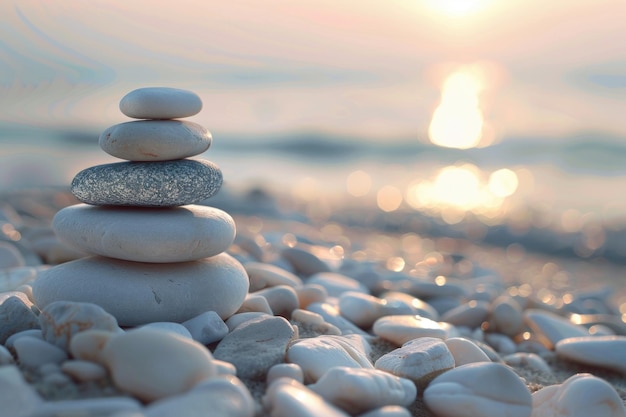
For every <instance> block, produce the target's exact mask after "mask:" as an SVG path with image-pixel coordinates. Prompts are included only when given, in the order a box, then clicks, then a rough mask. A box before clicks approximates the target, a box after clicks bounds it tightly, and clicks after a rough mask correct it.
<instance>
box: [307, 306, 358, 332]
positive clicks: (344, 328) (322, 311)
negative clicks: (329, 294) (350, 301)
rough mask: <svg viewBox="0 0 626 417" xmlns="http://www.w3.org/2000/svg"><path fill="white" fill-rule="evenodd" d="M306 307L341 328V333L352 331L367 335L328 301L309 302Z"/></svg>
mask: <svg viewBox="0 0 626 417" xmlns="http://www.w3.org/2000/svg"><path fill="white" fill-rule="evenodd" d="M306 309H307V310H308V311H312V312H313V313H317V314H319V315H320V316H322V317H323V318H324V320H325V321H326V322H328V323H330V324H332V325H333V326H335V327H337V328H338V329H339V330H341V333H342V334H351V333H354V334H360V335H364V336H365V335H367V333H366V332H365V331H363V330H361V329H360V328H359V327H358V326H356V325H355V324H354V323H352V322H351V321H349V320H348V319H346V318H345V317H343V316H341V313H340V312H339V309H338V308H337V307H334V306H333V305H331V304H330V303H312V304H309V305H308V306H307V307H306Z"/></svg>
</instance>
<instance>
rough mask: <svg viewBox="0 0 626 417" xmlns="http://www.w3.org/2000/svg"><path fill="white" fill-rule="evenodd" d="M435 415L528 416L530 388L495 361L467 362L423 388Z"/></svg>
mask: <svg viewBox="0 0 626 417" xmlns="http://www.w3.org/2000/svg"><path fill="white" fill-rule="evenodd" d="M424 402H425V403H426V406H427V407H428V408H429V409H430V410H431V411H432V412H433V413H434V414H435V415H436V416H437V417H476V416H481V417H501V416H508V417H530V415H531V413H532V411H533V409H532V407H533V400H532V397H531V395H530V391H528V388H526V385H525V384H524V382H523V381H522V379H521V378H520V377H518V376H517V375H516V374H515V372H513V371H512V370H511V369H510V368H508V367H507V366H506V365H502V364H499V363H485V362H478V363H470V364H467V365H462V366H459V367H457V368H454V369H452V370H450V371H447V372H445V373H443V374H441V375H439V376H438V377H437V378H435V379H434V380H432V381H431V383H430V384H429V385H428V387H427V388H426V390H425V391H424Z"/></svg>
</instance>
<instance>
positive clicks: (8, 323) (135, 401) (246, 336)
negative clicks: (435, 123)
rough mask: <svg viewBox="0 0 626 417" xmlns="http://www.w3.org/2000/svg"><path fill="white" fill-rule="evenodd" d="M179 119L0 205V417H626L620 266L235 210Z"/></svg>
mask: <svg viewBox="0 0 626 417" xmlns="http://www.w3.org/2000/svg"><path fill="white" fill-rule="evenodd" d="M137 91H139V92H137ZM164 96H165V97H167V98H168V100H166V101H167V102H169V103H171V102H172V100H174V101H175V102H176V103H177V105H176V106H174V107H175V108H176V109H177V110H179V112H173V113H172V106H161V105H159V103H160V100H161V98H162V97H164ZM194 99H195V95H193V93H190V92H186V91H182V90H176V91H173V90H170V89H153V90H151V89H148V91H140V90H135V92H131V93H130V94H129V95H128V96H126V97H125V98H123V99H122V101H121V103H120V109H121V111H122V113H124V114H125V115H127V116H128V117H132V118H136V119H141V120H138V121H133V122H127V123H122V124H120V125H116V126H112V127H111V128H109V129H107V130H106V131H105V132H104V133H103V135H102V136H101V139H100V147H101V148H102V150H103V151H105V152H107V153H109V154H111V155H113V156H116V157H118V158H121V159H124V160H126V161H129V162H118V163H114V164H108V165H106V166H105V165H103V166H98V167H87V166H86V167H84V168H85V170H84V171H82V172H80V173H78V174H77V175H76V177H75V179H74V181H73V182H72V184H71V185H69V184H66V185H59V186H58V187H47V188H36V189H35V188H30V189H23V190H12V191H7V192H4V193H2V194H1V195H0V231H1V233H0V291H1V292H0V343H1V344H2V346H0V404H2V408H1V409H0V416H2V417H4V416H6V417H12V416H16V417H17V416H19V417H22V416H24V417H34V416H38V417H40V416H115V417H156V416H173V415H176V416H189V417H191V416H242V417H244V416H246V417H252V416H259V417H260V416H276V417H283V416H284V417H287V416H331V417H332V416H362V417H403V416H419V417H431V416H433V417H448V416H450V417H451V416H456V417H459V416H468V417H470V416H471V417H475V416H514V417H552V416H554V417H557V416H558V417H574V416H576V417H578V416H580V417H582V416H592V415H593V416H606V417H614V416H616V417H617V416H626V409H625V408H624V401H625V400H626V377H625V376H624V374H625V373H626V354H625V353H624V352H626V323H625V322H624V320H623V317H624V316H623V314H624V312H625V311H624V308H623V306H622V305H621V304H620V303H621V302H622V300H623V299H622V297H623V295H624V294H625V293H624V288H623V287H624V285H623V283H622V281H623V277H624V272H626V271H625V270H626V268H625V267H624V266H623V265H620V264H613V263H609V262H604V261H594V260H590V259H578V258H563V257H561V258H559V257H554V256H552V257H551V256H548V255H545V254H539V253H532V252H531V251H526V250H523V249H522V248H521V247H520V246H519V245H516V244H515V243H513V244H507V245H502V246H498V245H490V244H487V243H484V242H480V241H477V240H472V239H469V238H467V236H459V235H456V236H455V235H453V234H448V235H444V234H442V233H433V228H432V227H431V228H430V229H429V228H426V227H423V224H424V220H423V219H421V218H419V217H417V216H416V215H415V214H414V213H409V212H407V213H395V214H393V215H391V214H388V213H381V212H380V211H379V210H377V208H376V207H366V206H360V207H355V206H351V205H344V206H338V207H335V208H334V209H333V210H331V212H329V210H328V208H327V207H320V204H319V202H316V201H310V200H309V201H294V200H293V198H290V196H288V195H282V194H281V193H279V192H276V191H275V190H266V189H263V188H258V187H256V188H248V189H231V188H229V187H228V185H222V173H221V171H220V170H219V166H218V165H219V161H217V160H216V161H205V160H198V159H189V158H192V157H193V156H195V155H198V154H199V153H201V152H204V151H205V150H206V149H208V148H209V146H210V145H211V141H212V140H213V138H212V137H211V134H210V133H209V132H208V130H206V128H204V127H202V126H199V125H195V124H193V123H191V122H185V121H180V120H179V119H182V120H184V118H185V117H188V116H191V115H193V114H195V113H197V112H198V111H200V109H201V103H198V102H195V101H194ZM176 100H178V101H176ZM174 119H175V120H174ZM168 122H171V123H169V124H168ZM157 124H158V126H157ZM124 125H127V126H124ZM155 126H157V127H156V129H157V131H159V132H164V131H167V132H169V131H168V129H170V128H171V129H172V130H171V132H174V133H167V134H165V133H163V135H162V137H158V138H157V139H158V140H157V139H154V137H155V134H154V133H153V134H151V136H150V135H148V136H150V137H151V138H152V139H151V140H149V141H148V140H145V139H141V138H142V137H144V136H142V135H145V133H144V132H145V131H146V129H153V128H155ZM138 132H139V133H138ZM181 135H182V136H181ZM185 135H186V136H185ZM157 136H158V135H157ZM172 137H175V139H176V140H174V141H172V139H171V138H172ZM103 138H104V139H103ZM137 138H140V140H137ZM215 140H219V138H216V139H215ZM138 143H139V144H141V145H142V146H139V145H138ZM147 143H148V144H149V145H150V146H151V148H150V149H149V150H146V148H145V146H143V145H146V144H147ZM174 151H175V153H173V152H174ZM208 155H210V153H209V154H208ZM144 178H149V179H150V180H151V183H150V184H152V185H151V186H146V183H145V182H144V181H143V179H144ZM226 183H227V178H226ZM151 187H152V188H151ZM153 191H154V192H153ZM429 231H430V233H429Z"/></svg>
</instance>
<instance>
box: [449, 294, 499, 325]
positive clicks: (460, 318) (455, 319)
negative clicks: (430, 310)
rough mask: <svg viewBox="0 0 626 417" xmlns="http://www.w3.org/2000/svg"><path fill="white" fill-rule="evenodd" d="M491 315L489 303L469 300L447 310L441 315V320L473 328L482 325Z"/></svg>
mask: <svg viewBox="0 0 626 417" xmlns="http://www.w3.org/2000/svg"><path fill="white" fill-rule="evenodd" d="M488 316H489V303H488V302H486V301H474V300H472V301H469V302H467V303H465V304H461V305H460V306H458V307H455V308H453V309H452V310H449V311H446V312H445V313H444V314H443V315H442V316H441V321H445V322H447V323H450V324H453V325H455V326H466V327H469V328H471V329H475V328H477V327H480V325H481V324H482V323H483V322H484V321H486V320H487V317H488Z"/></svg>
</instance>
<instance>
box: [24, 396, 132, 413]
mask: <svg viewBox="0 0 626 417" xmlns="http://www.w3.org/2000/svg"><path fill="white" fill-rule="evenodd" d="M141 409H142V406H141V403H140V402H139V401H137V400H136V399H134V398H128V397H108V398H84V399H76V400H62V401H46V402H44V403H43V404H42V405H41V406H39V407H38V408H37V410H36V411H35V412H34V413H33V414H31V415H30V417H48V416H112V415H114V414H115V415H118V414H117V413H138V412H140V411H141Z"/></svg>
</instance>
